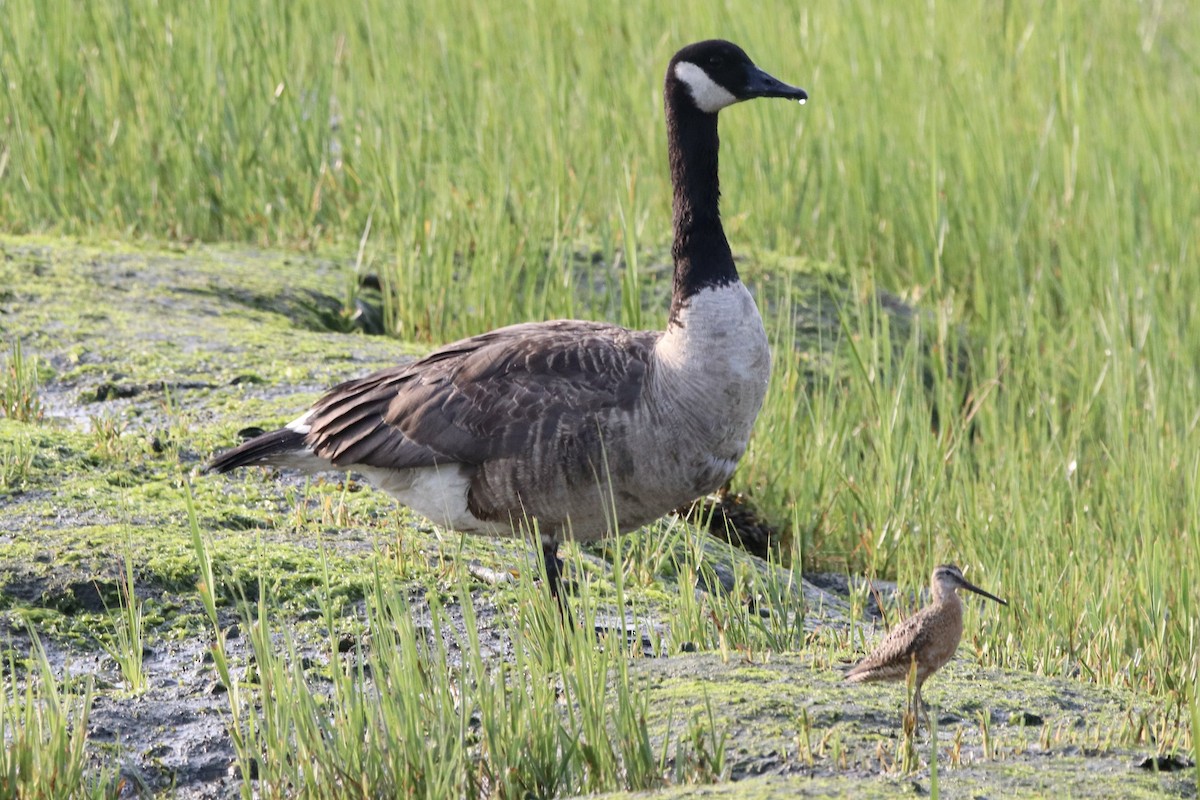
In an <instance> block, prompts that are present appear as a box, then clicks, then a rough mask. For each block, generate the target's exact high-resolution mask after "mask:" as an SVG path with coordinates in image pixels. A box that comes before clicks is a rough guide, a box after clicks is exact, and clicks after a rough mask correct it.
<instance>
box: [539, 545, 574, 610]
mask: <svg viewBox="0 0 1200 800" xmlns="http://www.w3.org/2000/svg"><path fill="white" fill-rule="evenodd" d="M542 560H544V561H545V562H546V586H547V587H548V588H549V589H550V596H551V597H553V598H554V599H555V601H557V602H558V610H559V612H560V613H561V614H562V617H563V621H564V622H566V623H567V624H573V623H574V619H573V618H572V617H571V608H570V606H568V605H567V598H566V594H565V593H564V592H563V586H562V569H563V562H562V559H561V558H559V557H558V541H557V540H550V541H546V540H543V541H542Z"/></svg>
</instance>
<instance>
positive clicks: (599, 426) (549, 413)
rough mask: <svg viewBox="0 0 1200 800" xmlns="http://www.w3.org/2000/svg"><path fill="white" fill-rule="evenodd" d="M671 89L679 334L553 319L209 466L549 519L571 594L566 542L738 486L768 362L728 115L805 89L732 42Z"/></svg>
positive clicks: (306, 418) (680, 75) (710, 50)
mask: <svg viewBox="0 0 1200 800" xmlns="http://www.w3.org/2000/svg"><path fill="white" fill-rule="evenodd" d="M664 95H665V105H666V115H667V146H668V153H669V157H670V165H671V180H672V183H673V185H674V230H675V240H674V245H673V247H672V249H671V253H672V256H673V257H674V260H675V278H674V291H673V295H672V299H671V310H670V322H669V324H668V325H667V329H666V330H665V331H631V330H627V329H625V328H621V327H618V326H616V325H610V324H606V323H603V322H584V321H579V320H554V321H549V322H529V323H524V324H520V325H512V326H509V327H506V328H500V329H498V330H494V331H491V332H489V333H484V334H481V335H479V336H473V337H471V338H469V339H463V340H462V341H458V342H454V343H452V344H448V345H446V346H444V347H442V348H441V349H439V350H436V351H435V352H433V353H431V354H430V355H428V356H426V357H425V358H422V359H420V360H418V361H415V362H413V363H410V364H405V365H403V366H397V367H391V368H388V369H384V370H380V371H379V372H376V373H374V374H372V375H368V376H366V377H365V378H359V379H356V380H352V381H349V382H347V383H343V384H340V385H338V386H335V387H334V388H333V389H331V390H330V391H329V392H328V393H327V394H325V396H323V397H322V398H321V399H320V400H318V401H317V402H316V403H315V404H314V405H313V407H312V408H311V409H310V410H309V411H307V412H306V413H305V414H304V415H303V416H301V417H299V418H298V419H296V420H294V421H293V422H291V423H289V424H288V425H287V426H286V427H284V428H282V429H280V430H276V431H272V432H269V433H264V434H262V435H261V436H257V437H255V438H253V439H251V440H249V441H247V442H245V443H244V444H242V445H241V446H239V447H236V448H234V449H232V450H229V451H228V452H225V453H223V454H221V455H219V456H217V457H216V458H215V459H213V461H212V462H211V463H209V464H208V465H207V467H205V471H207V472H228V471H229V470H232V469H235V468H237V467H242V466H247V465H255V464H262V465H271V466H278V467H293V468H298V469H301V470H305V471H309V472H315V471H320V470H329V469H339V470H354V471H355V472H358V473H360V474H361V475H363V476H365V477H366V478H367V480H369V481H370V482H371V483H372V484H374V485H375V486H376V487H377V488H379V489H382V490H383V491H385V492H387V493H388V494H390V495H392V496H393V497H395V498H396V499H397V500H399V501H400V502H401V503H403V504H404V505H406V506H408V507H409V508H411V509H413V510H414V511H416V512H418V513H420V514H422V515H423V516H425V517H428V518H429V519H430V520H432V521H433V522H435V523H437V524H438V525H441V526H444V527H446V528H451V529H453V530H457V531H463V532H467V533H480V534H488V535H503V534H511V533H512V532H513V531H514V530H516V529H518V528H519V527H520V526H521V525H522V524H526V523H528V522H529V521H531V520H532V521H536V525H537V531H538V532H539V534H540V536H541V542H542V548H543V553H544V555H545V564H546V573H547V575H546V577H547V584H548V586H549V589H550V592H551V594H552V595H553V596H554V597H555V598H557V599H558V600H559V602H560V603H561V602H562V598H561V597H560V596H559V582H560V573H561V569H562V562H561V561H559V560H558V555H557V553H558V543H559V541H561V540H562V539H565V538H573V539H576V540H582V541H589V540H593V539H597V538H600V537H602V536H606V535H610V534H616V533H622V532H625V531H629V530H633V529H634V528H637V527H640V526H642V525H645V524H646V523H648V522H651V521H653V520H655V519H657V518H658V517H660V516H662V515H663V514H665V513H667V512H668V511H671V510H672V509H674V508H677V507H679V506H680V505H682V504H684V503H687V502H689V501H691V500H693V499H694V498H696V497H699V496H700V495H703V494H705V493H707V492H710V491H712V490H714V489H716V488H717V487H719V486H721V485H722V484H723V483H725V481H726V480H727V479H728V478H729V477H730V476H731V475H732V474H733V470H734V467H735V466H736V465H737V462H738V459H740V458H741V456H742V453H743V452H744V451H745V449H746V442H747V440H748V438H749V436H750V429H751V427H752V426H753V424H754V419H755V417H756V416H757V415H758V411H759V408H760V407H761V406H762V402H763V396H764V394H765V393H766V390H767V379H768V378H769V377H770V372H771V360H770V353H769V351H768V349H767V336H766V332H765V331H764V330H763V323H762V318H761V317H760V316H759V313H758V307H757V306H756V305H755V303H754V298H753V297H751V295H750V292H749V291H747V290H746V288H745V286H743V285H742V283H741V281H740V280H739V279H738V272H737V268H736V267H735V266H734V263H733V255H732V253H731V252H730V249H729V243H728V242H727V241H726V240H725V232H724V230H723V229H722V227H721V218H720V212H719V208H718V197H719V193H720V192H719V187H718V183H717V144H718V142H717V112H718V111H720V110H721V109H722V108H724V107H726V106H728V105H732V104H733V103H736V102H739V101H742V100H749V99H750V98H753V97H783V98H791V99H794V100H798V101H800V102H801V103H803V102H804V101H805V100H806V99H807V97H808V96H807V95H806V94H805V92H804V90H802V89H797V88H795V87H793V86H788V85H787V84H785V83H782V82H780V81H778V80H776V79H775V78H773V77H771V76H770V75H768V74H766V73H765V72H763V71H762V70H760V69H759V68H758V67H756V66H755V65H754V64H753V63H752V62H751V61H750V58H749V57H748V56H747V55H746V54H745V53H744V52H743V51H742V49H741V48H739V47H738V46H737V45H734V44H731V43H730V42H725V41H720V40H711V41H705V42H699V43H697V44H692V45H689V46H687V47H685V48H683V49H682V50H680V51H679V52H678V53H676V54H675V56H674V57H673V58H672V59H671V63H670V65H669V66H668V67H667V76H666V86H665V90H664Z"/></svg>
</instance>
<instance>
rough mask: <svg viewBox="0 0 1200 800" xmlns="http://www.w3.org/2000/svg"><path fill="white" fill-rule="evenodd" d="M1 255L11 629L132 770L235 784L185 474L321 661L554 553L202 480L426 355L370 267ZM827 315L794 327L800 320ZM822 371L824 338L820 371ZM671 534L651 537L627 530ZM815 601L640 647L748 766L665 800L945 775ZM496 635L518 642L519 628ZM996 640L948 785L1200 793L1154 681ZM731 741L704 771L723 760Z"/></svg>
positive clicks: (952, 687)
mask: <svg viewBox="0 0 1200 800" xmlns="http://www.w3.org/2000/svg"><path fill="white" fill-rule="evenodd" d="M0 253H2V260H0V286H2V287H4V288H3V289H2V290H0V334H2V336H3V339H4V341H5V343H8V342H10V341H13V340H20V341H21V342H22V344H23V347H24V351H25V353H26V355H27V357H28V356H32V357H33V358H35V359H36V363H37V365H38V374H39V378H40V381H41V388H40V390H39V396H40V398H41V401H42V404H43V406H44V411H43V415H42V418H41V419H40V420H38V421H35V422H17V421H13V420H0V647H2V648H3V649H4V650H13V651H16V652H17V653H19V654H25V653H27V652H28V648H29V647H30V641H31V640H30V635H29V634H30V633H31V632H36V634H37V635H38V637H39V638H40V639H41V640H42V641H43V642H44V643H45V644H46V646H47V648H48V650H49V651H50V653H51V655H52V661H53V663H54V664H55V666H56V667H58V668H59V669H61V670H62V671H63V674H64V675H74V676H80V675H87V674H92V675H95V676H97V677H98V679H99V680H100V683H99V687H100V700H99V701H98V704H97V709H96V712H95V713H94V714H93V717H92V725H93V730H92V740H93V743H94V745H95V746H96V747H97V748H98V750H97V752H98V753H101V754H103V756H104V757H115V758H116V759H118V760H119V761H120V763H121V764H122V769H123V770H124V772H125V774H126V775H127V776H128V777H130V778H132V779H134V781H135V782H136V783H138V784H140V785H144V786H145V787H147V788H149V789H154V790H159V789H166V790H173V791H175V792H177V793H178V794H181V795H187V796H224V795H226V794H228V793H230V792H232V791H235V787H236V781H235V780H234V779H233V777H232V776H231V774H230V771H229V768H230V763H231V760H232V757H231V751H230V747H229V743H228V733H227V731H225V729H224V716H223V712H224V710H225V703H224V700H223V698H222V697H221V694H220V690H219V688H218V687H217V684H216V677H215V675H214V674H213V670H212V667H211V664H209V663H207V662H206V660H205V649H206V636H207V635H208V631H207V629H206V626H205V622H204V617H203V614H202V610H201V605H200V602H199V597H198V594H197V591H196V584H197V581H198V579H199V572H198V564H197V561H196V554H195V551H194V549H193V546H192V540H191V534H190V530H189V521H188V517H187V511H186V493H187V491H188V490H189V487H190V491H191V492H192V493H193V495H194V499H195V508H196V510H197V517H198V522H199V524H200V527H201V528H202V530H203V531H204V532H205V533H206V534H207V535H211V537H212V542H213V555H214V560H215V565H216V568H217V570H218V572H219V574H220V576H221V579H222V580H221V584H222V586H223V587H224V594H223V595H222V602H223V604H224V605H223V609H224V610H223V613H224V614H225V615H226V622H227V624H228V625H230V626H233V627H234V628H236V625H237V621H238V619H239V617H238V613H237V612H236V610H235V609H236V606H237V604H238V602H239V601H240V600H241V599H243V598H245V599H249V600H251V601H253V600H255V599H256V598H258V597H260V596H262V597H265V598H266V599H267V600H268V601H269V604H270V605H271V607H272V613H273V614H276V615H278V616H279V618H281V619H286V620H288V621H289V624H290V625H292V626H293V627H294V628H295V630H296V631H297V639H298V640H299V641H309V642H310V645H309V646H310V647H311V648H312V649H313V651H314V652H317V651H319V650H320V647H321V642H322V640H323V635H322V632H321V630H320V629H319V627H320V626H319V625H317V624H316V622H315V621H316V620H318V619H319V618H320V617H321V615H322V613H323V610H324V608H325V607H326V606H327V605H328V604H332V605H333V607H334V608H335V610H336V611H337V612H338V613H339V614H343V615H345V620H346V621H345V625H346V626H347V628H351V627H353V625H354V624H355V623H354V620H355V619H356V613H357V611H356V610H357V609H359V608H360V601H361V600H362V598H363V596H364V594H365V593H366V592H367V590H368V588H369V586H370V584H371V581H372V580H373V576H375V575H376V574H378V573H379V571H381V570H382V571H386V572H387V573H388V574H389V575H390V576H392V577H394V578H396V579H398V580H400V581H402V582H405V583H406V584H407V585H410V586H411V587H412V591H413V593H414V594H415V595H416V596H422V595H424V594H425V593H428V592H436V593H438V594H439V596H442V597H446V598H450V597H453V596H454V590H455V587H457V586H460V585H462V584H463V583H467V584H468V585H470V586H471V587H472V594H473V597H474V600H475V603H476V605H477V606H479V607H481V608H485V609H486V610H487V611H486V613H481V614H480V619H481V620H483V621H484V624H485V625H486V624H487V620H488V619H491V618H507V617H509V616H511V615H512V614H513V613H514V609H515V608H516V606H517V604H519V603H520V602H521V597H522V595H521V593H520V592H521V584H520V583H519V582H508V583H500V584H497V585H490V584H488V583H485V582H483V581H482V580H480V579H479V578H478V577H477V576H478V575H479V574H480V573H481V571H490V573H491V574H496V575H503V574H506V573H508V574H512V573H514V572H517V573H519V572H521V571H523V570H532V569H534V568H535V567H536V562H535V561H534V560H533V556H532V552H531V550H530V549H529V548H527V547H525V546H523V544H522V543H521V542H520V541H504V542H493V541H489V540H480V539H471V538H465V537H458V536H446V535H444V534H439V533H438V532H437V531H434V530H433V529H432V528H431V527H430V526H429V525H428V524H427V523H425V522H424V521H422V520H420V519H417V518H414V517H413V516H411V515H410V514H408V512H406V511H405V510H403V509H400V508H398V507H396V506H395V505H394V504H393V503H392V502H391V501H390V500H389V499H388V498H386V497H385V496H383V495H381V494H380V493H377V492H373V491H361V490H362V489H363V486H362V485H361V484H360V483H359V482H358V481H357V480H355V479H353V478H350V477H346V478H340V479H339V478H337V477H330V478H327V479H315V480H305V479H301V478H296V477H289V476H283V477H280V476H277V475H269V474H266V473H264V472H261V471H251V472H249V473H247V474H245V475H239V476H237V477H236V478H232V479H230V478H224V477H200V476H198V475H197V474H196V468H197V467H198V466H199V465H200V463H201V462H202V461H203V460H204V459H205V458H207V457H208V456H209V455H210V454H211V453H212V452H214V451H215V450H217V449H219V448H221V447H224V446H228V445H229V444H231V443H233V442H235V441H236V438H237V437H236V433H237V431H238V430H239V429H241V428H243V427H246V426H249V425H264V426H265V425H275V424H279V423H282V422H284V421H286V420H288V419H290V418H292V417H294V416H295V415H296V414H297V413H298V411H300V410H301V409H303V408H304V407H305V406H306V405H307V404H308V403H309V402H311V401H312V399H314V397H315V396H316V395H317V393H318V392H319V391H320V390H322V389H323V388H325V387H327V386H329V385H331V384H332V383H334V382H336V381H338V380H342V379H345V378H348V377H352V376H355V375H360V374H363V373H366V372H368V371H370V370H371V369H374V368H377V367H380V366H384V365H389V364H392V363H395V361H396V360H397V359H398V358H402V357H404V356H405V355H406V354H409V353H412V352H416V349H415V348H406V347H405V346H403V345H401V344H398V343H397V342H395V341H394V340H386V339H382V338H373V337H370V336H365V335H362V334H357V333H345V332H340V330H341V329H344V328H347V327H349V325H347V324H345V322H346V319H347V318H348V312H345V313H344V312H343V309H349V308H352V306H353V304H352V302H350V301H348V300H346V299H345V298H348V297H350V296H351V295H352V293H353V290H354V286H355V285H356V280H357V279H356V276H355V275H354V274H353V271H352V270H351V269H350V268H348V267H344V266H342V264H341V263H340V262H338V261H337V260H334V259H324V258H321V257H316V256H314V257H308V258H299V257H283V256H279V255H276V254H272V253H264V252H246V251H233V250H228V249H221V248H187V249H181V250H160V249H155V248H145V249H136V248H131V247H130V246H128V245H124V244H123V245H120V246H119V247H118V246H104V245H96V244H82V243H78V242H66V241H60V240H38V239H3V240H0ZM822 319H823V318H822V317H821V316H820V315H814V316H812V317H810V318H807V319H805V320H800V319H799V318H798V321H797V329H798V330H799V329H801V328H804V327H806V326H807V327H813V326H817V327H819V326H820V325H821V324H823V323H822ZM830 324H836V323H835V322H834V323H830ZM830 338H836V337H830ZM827 361H828V359H827V358H826V357H825V356H821V355H818V356H815V357H814V359H813V363H814V370H816V369H820V368H822V363H823V362H827ZM655 530H657V529H655ZM656 541H657V540H656V539H655V533H654V532H651V533H649V534H643V535H641V536H635V537H633V539H632V542H633V545H632V546H633V547H638V546H644V545H645V543H646V542H649V543H650V544H651V545H653V544H654V543H655V542H656ZM627 550H628V548H627ZM599 552H600V555H599V556H597V555H594V554H585V555H584V556H582V557H581V560H580V561H579V562H578V564H579V565H581V568H582V569H584V570H586V571H588V572H589V573H590V574H593V575H595V576H596V578H597V580H596V581H595V584H594V585H595V586H596V587H597V588H598V591H600V592H602V593H603V592H605V591H606V588H605V582H604V576H605V575H606V574H608V573H609V572H610V571H611V565H610V564H609V561H608V560H607V559H608V557H609V555H610V554H609V551H599ZM127 559H128V560H129V561H130V562H131V563H132V565H133V567H134V574H135V582H136V589H137V594H138V597H139V598H140V599H142V600H143V601H144V603H145V613H146V623H147V626H148V637H147V646H148V658H147V664H146V668H147V672H148V673H149V675H150V689H149V690H148V691H147V692H146V693H145V694H142V695H140V696H137V697H131V696H129V695H128V693H126V692H124V691H123V689H122V686H121V681H120V678H119V676H118V675H117V672H116V669H115V665H114V664H113V663H112V661H111V659H108V658H107V657H106V656H105V655H104V653H103V650H102V648H101V647H100V642H101V641H102V640H106V638H107V637H109V636H110V631H111V630H112V628H113V625H114V622H113V620H114V615H115V613H116V612H117V610H118V608H119V605H120V592H119V578H120V575H121V569H122V565H123V564H124V563H125V561H126V560H127ZM745 562H746V557H739V558H735V559H732V560H731V563H735V565H736V564H742V567H744V565H745ZM633 583H634V584H635V588H634V590H633V591H634V594H636V595H637V597H638V598H640V599H639V600H638V606H637V608H638V609H639V613H643V614H645V615H646V616H647V617H651V618H652V617H653V616H654V614H655V613H656V611H655V610H656V609H657V608H658V607H659V606H660V605H662V606H669V604H670V602H671V598H672V597H675V596H677V595H678V594H679V593H681V592H691V591H693V587H692V586H680V585H678V584H677V583H675V581H674V580H673V579H672V578H671V576H670V575H669V574H667V573H655V574H650V575H647V576H641V577H640V578H639V580H638V581H634V582H633ZM805 596H806V597H807V598H808V607H809V611H810V614H809V617H808V619H807V620H806V627H807V628H808V630H809V633H810V635H809V638H808V640H807V642H806V644H805V649H804V651H803V652H802V653H800V654H779V653H772V652H769V651H761V652H748V651H745V650H738V649H736V648H734V649H729V650H726V651H725V652H723V653H704V654H686V653H677V652H676V650H677V647H676V648H675V649H668V653H675V654H672V655H668V656H666V657H660V658H638V659H635V661H636V663H635V666H634V672H635V675H636V676H637V680H638V685H639V687H640V688H641V690H642V691H645V692H648V693H649V694H650V696H651V698H652V700H651V702H650V708H651V709H653V710H654V716H653V717H652V718H651V719H649V720H648V722H649V724H650V726H651V729H652V731H658V732H660V734H661V733H662V732H665V731H666V730H668V728H669V729H670V730H671V731H672V735H673V736H675V737H679V736H684V737H686V736H693V737H694V742H695V747H697V748H705V747H707V748H709V749H710V750H711V749H713V748H714V747H718V746H721V747H723V751H722V752H723V756H724V758H723V762H721V764H719V765H717V766H719V767H720V769H719V770H718V771H719V772H720V773H721V775H722V777H729V778H733V779H735V781H736V782H735V783H726V784H721V785H717V786H703V787H688V786H682V787H676V788H672V789H668V790H664V791H662V792H659V793H657V794H656V796H661V797H685V796H686V797H701V796H703V797H710V796H711V797H720V796H737V797H753V796H763V797H772V796H774V797H783V796H791V795H794V794H797V793H803V794H809V795H813V796H853V797H869V796H876V795H878V796H895V795H896V794H901V793H916V794H922V793H924V792H926V791H928V790H929V788H930V782H931V779H932V776H931V775H930V763H931V761H932V759H933V752H932V751H933V748H932V747H931V745H930V742H929V739H928V737H927V735H926V734H925V733H920V734H918V735H917V737H916V738H915V740H914V741H913V747H914V748H915V753H916V756H917V761H916V762H914V763H912V764H910V769H909V770H908V771H905V770H904V769H903V768H902V756H901V754H902V750H903V748H904V747H905V746H906V745H905V741H904V739H903V736H902V734H901V733H900V732H899V730H900V726H899V720H900V713H901V707H902V705H903V694H904V692H903V688H902V687H896V686H882V687H873V686H872V687H859V686H856V687H847V686H846V685H844V684H843V683H841V682H840V671H839V670H840V668H841V667H842V666H843V665H844V664H845V663H848V662H849V661H850V660H851V659H852V658H853V657H854V655H855V652H854V650H853V648H852V647H851V642H852V641H854V639H853V637H851V636H849V635H848V634H847V627H848V622H849V621H848V619H847V617H846V612H847V609H848V606H847V605H846V603H845V602H843V601H842V600H841V599H839V598H837V597H834V596H832V595H827V594H824V593H822V592H820V591H819V590H816V589H814V588H812V587H807V588H806V589H805ZM818 605H819V606H820V607H818ZM661 622H662V621H661V620H659V621H658V623H661ZM658 623H656V622H655V621H653V620H651V622H650V623H649V624H650V625H651V627H653V626H654V625H655V624H658ZM660 627H661V625H660ZM231 638H232V639H233V641H234V645H233V647H234V649H235V651H236V650H237V647H238V645H237V642H236V636H235V637H231ZM488 641H490V642H492V643H494V650H495V655H496V657H503V656H504V648H505V643H504V641H503V637H502V636H499V635H497V636H494V637H492V638H490V639H489V640H488ZM976 646H980V645H979V644H978V643H973V642H971V641H970V637H969V635H968V641H966V642H964V644H963V646H962V647H961V648H960V653H959V660H958V661H957V662H955V663H954V664H952V665H951V666H949V667H947V668H946V670H944V672H943V673H942V674H939V675H938V676H937V677H936V678H935V679H933V680H932V681H931V682H930V684H929V687H928V690H927V692H926V696H927V700H929V702H931V704H933V705H934V706H935V707H936V708H937V709H938V719H939V734H938V739H937V748H936V750H937V763H938V764H939V765H940V774H939V781H940V784H939V785H940V787H941V789H942V791H945V792H947V794H948V795H949V796H958V795H965V794H988V795H993V796H999V795H1004V796H1011V795H1014V794H1020V795H1033V796H1040V795H1047V794H1066V795H1069V796H1097V797H1098V796H1105V797H1110V796H1130V797H1132V796H1158V795H1160V794H1161V793H1168V794H1175V795H1183V796H1186V795H1188V794H1189V792H1190V793H1191V796H1194V795H1195V783H1194V781H1193V779H1192V778H1191V777H1190V776H1188V774H1187V773H1174V774H1161V775H1160V774H1152V773H1147V772H1144V771H1142V770H1139V769H1135V768H1134V767H1133V766H1132V765H1133V763H1134V761H1135V759H1136V758H1137V757H1139V756H1141V755H1145V754H1148V753H1153V752H1155V751H1156V745H1155V743H1154V733H1155V729H1156V727H1155V726H1156V725H1157V724H1158V722H1159V721H1158V720H1156V719H1155V718H1154V717H1153V716H1152V715H1150V714H1149V712H1147V711H1146V709H1145V707H1144V705H1143V704H1142V703H1141V702H1140V701H1139V698H1137V697H1134V696H1132V695H1131V694H1128V693H1123V692H1120V691H1116V690H1101V689H1096V688H1092V687H1089V686H1087V685H1085V684H1082V683H1078V682H1072V681H1066V680H1060V679H1044V678H1039V677H1037V676H1034V675H1030V674H1025V673H1018V672H1012V671H1008V672H997V671H984V670H981V669H979V668H977V667H976V666H974V664H975V660H974V659H973V658H972V649H973V647H976ZM14 677H15V676H9V679H10V680H11V679H13V678H14ZM681 723H682V724H681ZM722 743H723V744H722ZM716 755H717V754H716V753H714V752H708V753H707V754H706V755H704V756H703V758H702V759H701V761H703V760H704V759H708V763H710V765H713V764H714V763H715V762H714V761H713V759H714V758H715V757H716ZM697 763H699V762H697ZM1181 774H1182V775H1184V776H1185V777H1179V775H1181Z"/></svg>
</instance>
